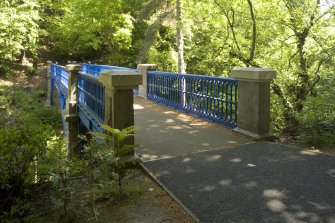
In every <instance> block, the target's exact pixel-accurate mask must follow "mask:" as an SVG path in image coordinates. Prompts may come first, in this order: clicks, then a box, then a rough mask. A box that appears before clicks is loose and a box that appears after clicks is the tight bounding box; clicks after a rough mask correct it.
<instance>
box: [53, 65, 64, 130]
mask: <svg viewBox="0 0 335 223" xmlns="http://www.w3.org/2000/svg"><path fill="white" fill-rule="evenodd" d="M50 71H51V78H50V81H51V89H50V91H51V92H50V95H51V98H52V95H53V88H54V87H56V90H57V94H58V97H59V105H60V111H61V113H62V114H63V113H64V112H65V110H66V98H67V96H68V72H67V70H66V68H65V67H64V66H60V65H58V64H51V66H50ZM50 103H51V104H53V101H52V99H51V100H50ZM62 124H63V129H64V135H65V134H66V123H65V120H64V117H63V115H62Z"/></svg>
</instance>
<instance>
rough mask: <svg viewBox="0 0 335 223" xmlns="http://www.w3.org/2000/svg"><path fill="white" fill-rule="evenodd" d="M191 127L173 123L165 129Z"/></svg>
mask: <svg viewBox="0 0 335 223" xmlns="http://www.w3.org/2000/svg"><path fill="white" fill-rule="evenodd" d="M188 128H189V127H188V126H187V125H172V126H168V127H166V128H165V129H174V130H180V129H188Z"/></svg>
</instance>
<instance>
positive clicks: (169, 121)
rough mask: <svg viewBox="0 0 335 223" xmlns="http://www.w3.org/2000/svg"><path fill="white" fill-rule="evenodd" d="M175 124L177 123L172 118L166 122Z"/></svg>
mask: <svg viewBox="0 0 335 223" xmlns="http://www.w3.org/2000/svg"><path fill="white" fill-rule="evenodd" d="M174 122H175V121H174V120H173V119H171V118H169V119H166V120H165V123H174Z"/></svg>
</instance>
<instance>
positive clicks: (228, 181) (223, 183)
mask: <svg viewBox="0 0 335 223" xmlns="http://www.w3.org/2000/svg"><path fill="white" fill-rule="evenodd" d="M232 183H233V180H231V179H223V180H220V181H219V184H220V185H221V186H222V187H230V186H231V185H232Z"/></svg>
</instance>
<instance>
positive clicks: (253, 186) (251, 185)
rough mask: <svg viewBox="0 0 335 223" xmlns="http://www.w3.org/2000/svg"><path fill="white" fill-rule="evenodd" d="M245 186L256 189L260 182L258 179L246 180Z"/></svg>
mask: <svg viewBox="0 0 335 223" xmlns="http://www.w3.org/2000/svg"><path fill="white" fill-rule="evenodd" d="M243 186H244V187H245V188H247V189H254V188H256V187H258V186H259V184H258V183H257V182H256V181H249V182H246V183H245V184H244V185H243Z"/></svg>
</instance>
